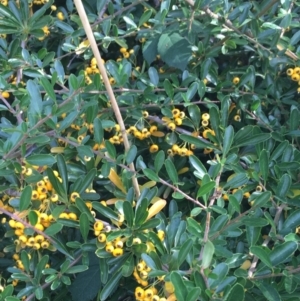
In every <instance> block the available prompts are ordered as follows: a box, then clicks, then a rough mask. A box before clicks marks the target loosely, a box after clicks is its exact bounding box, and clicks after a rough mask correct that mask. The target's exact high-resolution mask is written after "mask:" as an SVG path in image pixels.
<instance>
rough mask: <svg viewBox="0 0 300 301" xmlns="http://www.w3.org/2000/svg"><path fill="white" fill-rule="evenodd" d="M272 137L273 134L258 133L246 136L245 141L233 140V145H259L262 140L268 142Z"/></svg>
mask: <svg viewBox="0 0 300 301" xmlns="http://www.w3.org/2000/svg"><path fill="white" fill-rule="evenodd" d="M270 138H271V134H256V135H253V136H252V137H247V136H246V137H244V141H240V142H239V143H235V141H233V146H234V147H241V146H246V145H257V144H259V143H261V142H266V141H267V140H269V139H270Z"/></svg>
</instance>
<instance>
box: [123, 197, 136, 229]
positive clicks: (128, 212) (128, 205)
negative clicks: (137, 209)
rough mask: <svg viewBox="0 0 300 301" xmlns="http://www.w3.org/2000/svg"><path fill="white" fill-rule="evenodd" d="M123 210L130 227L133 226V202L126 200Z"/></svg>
mask: <svg viewBox="0 0 300 301" xmlns="http://www.w3.org/2000/svg"><path fill="white" fill-rule="evenodd" d="M123 211H124V216H125V220H126V221H127V225H128V227H132V225H133V218H134V212H133V209H132V204H131V203H130V202H127V201H124V202H123Z"/></svg>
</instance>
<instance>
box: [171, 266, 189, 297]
mask: <svg viewBox="0 0 300 301" xmlns="http://www.w3.org/2000/svg"><path fill="white" fill-rule="evenodd" d="M171 282H172V284H173V286H174V288H175V296H176V298H177V300H178V301H186V296H187V289H186V286H185V284H184V282H183V280H182V277H181V275H179V274H178V273H177V272H172V273H171Z"/></svg>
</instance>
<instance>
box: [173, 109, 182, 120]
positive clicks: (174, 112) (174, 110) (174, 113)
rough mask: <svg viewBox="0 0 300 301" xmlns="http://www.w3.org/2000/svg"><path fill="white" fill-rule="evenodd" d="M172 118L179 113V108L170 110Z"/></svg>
mask: <svg viewBox="0 0 300 301" xmlns="http://www.w3.org/2000/svg"><path fill="white" fill-rule="evenodd" d="M172 114H173V118H177V117H179V115H180V110H178V109H173V110H172Z"/></svg>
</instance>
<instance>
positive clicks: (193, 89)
mask: <svg viewBox="0 0 300 301" xmlns="http://www.w3.org/2000/svg"><path fill="white" fill-rule="evenodd" d="M197 90H198V83H197V82H193V83H192V84H191V85H190V86H189V88H188V90H187V91H186V99H187V100H192V98H193V97H194V96H195V94H196V92H197ZM196 126H198V124H197V125H196Z"/></svg>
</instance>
